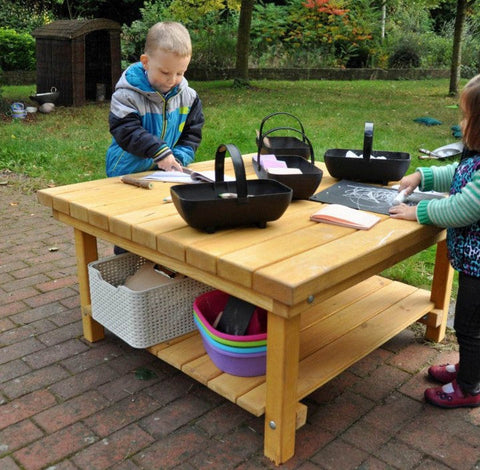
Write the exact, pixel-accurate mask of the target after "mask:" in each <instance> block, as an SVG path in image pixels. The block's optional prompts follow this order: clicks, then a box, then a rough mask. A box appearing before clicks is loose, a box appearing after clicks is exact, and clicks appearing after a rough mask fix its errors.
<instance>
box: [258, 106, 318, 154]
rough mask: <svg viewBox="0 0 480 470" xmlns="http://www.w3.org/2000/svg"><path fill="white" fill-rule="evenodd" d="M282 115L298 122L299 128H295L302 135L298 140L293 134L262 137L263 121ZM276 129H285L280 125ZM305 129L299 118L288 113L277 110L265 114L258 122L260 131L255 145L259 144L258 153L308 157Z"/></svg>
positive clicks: (308, 150) (308, 148) (308, 147)
mask: <svg viewBox="0 0 480 470" xmlns="http://www.w3.org/2000/svg"><path fill="white" fill-rule="evenodd" d="M278 115H284V116H289V117H291V118H293V119H295V120H296V121H297V123H298V126H299V129H295V130H296V131H297V132H300V134H301V135H302V136H303V139H302V140H300V139H298V138H297V137H295V136H272V137H269V138H268V139H266V140H265V139H263V138H262V137H263V136H264V132H263V127H264V126H265V123H266V122H267V121H268V120H269V119H271V118H272V117H274V116H278ZM275 129H276V130H280V129H285V128H282V127H276V128H275ZM265 134H266V133H265ZM305 137H306V136H305V130H304V127H303V124H302V123H301V121H300V119H298V118H297V117H296V116H294V115H293V114H290V113H284V112H278V113H272V114H269V115H268V116H265V117H264V118H263V120H262V122H261V124H260V131H259V133H258V135H257V147H258V146H260V153H262V154H274V155H276V156H278V155H282V156H285V155H295V156H299V157H305V158H308V157H309V156H310V148H311V146H310V145H309V144H308V143H307V142H306V139H305Z"/></svg>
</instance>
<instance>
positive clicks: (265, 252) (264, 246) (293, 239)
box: [218, 209, 353, 287]
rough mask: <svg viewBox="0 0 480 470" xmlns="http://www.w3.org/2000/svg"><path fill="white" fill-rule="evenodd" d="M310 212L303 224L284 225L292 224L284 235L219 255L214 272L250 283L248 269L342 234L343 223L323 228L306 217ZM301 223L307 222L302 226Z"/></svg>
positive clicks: (240, 281) (275, 261)
mask: <svg viewBox="0 0 480 470" xmlns="http://www.w3.org/2000/svg"><path fill="white" fill-rule="evenodd" d="M310 213H312V210H311V209H309V212H308V214H307V213H305V222H304V223H303V228H302V227H300V228H299V227H296V225H295V224H294V223H292V224H289V225H288V227H290V228H292V231H291V232H290V233H289V234H288V236H282V237H278V238H272V239H268V240H265V241H263V242H262V241H261V240H259V241H258V242H256V243H251V244H250V245H249V246H247V247H246V248H243V249H238V250H236V251H234V252H231V253H229V254H225V255H223V256H222V257H220V258H219V259H218V274H219V275H220V276H221V277H227V278H229V279H235V282H238V283H239V284H242V285H244V286H246V287H251V285H252V273H254V272H256V271H258V270H259V269H262V268H264V267H266V266H269V265H271V264H273V263H277V262H279V261H280V260H281V259H282V258H283V259H290V258H292V257H294V256H296V255H299V254H301V253H303V252H305V251H308V250H310V249H313V248H315V247H317V246H320V245H323V244H326V243H329V242H331V241H332V240H336V239H338V238H341V237H343V236H345V235H346V232H345V229H344V228H343V227H338V226H329V227H328V228H327V229H326V230H325V227H326V226H325V225H321V224H317V223H315V222H310V221H308V216H309V214H310ZM305 225H308V226H307V227H305ZM349 231H350V232H353V229H349ZM283 235H285V234H283ZM287 273H288V271H287ZM287 277H288V274H287Z"/></svg>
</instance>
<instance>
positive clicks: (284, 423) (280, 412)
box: [264, 312, 300, 465]
mask: <svg viewBox="0 0 480 470" xmlns="http://www.w3.org/2000/svg"><path fill="white" fill-rule="evenodd" d="M299 351H300V315H297V316H295V317H293V318H291V319H286V318H283V317H280V316H278V315H274V314H273V313H271V312H269V313H268V342H267V391H266V393H267V395H266V403H265V440H264V452H265V456H266V457H268V458H270V459H271V460H273V461H274V462H275V464H277V465H279V464H281V463H283V462H285V461H287V460H288V459H290V458H291V457H292V456H293V455H294V453H295V430H296V411H297V402H298V400H297V378H298V367H299V363H298V361H299V354H300V353H299Z"/></svg>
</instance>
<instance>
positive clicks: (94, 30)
mask: <svg viewBox="0 0 480 470" xmlns="http://www.w3.org/2000/svg"><path fill="white" fill-rule="evenodd" d="M120 30H121V26H120V24H118V23H116V22H115V21H112V20H109V19H105V18H95V19H90V20H59V21H54V22H52V23H50V24H47V25H44V26H41V27H40V28H37V29H36V30H35V31H33V33H32V35H33V37H34V38H35V40H36V58H37V83H36V84H37V93H45V92H49V91H50V90H51V88H52V87H55V88H56V89H57V90H58V91H59V92H60V95H59V97H58V100H57V102H56V104H57V105H63V106H82V105H84V104H85V103H86V102H87V101H95V100H102V99H109V98H110V97H111V95H112V90H113V89H114V87H115V83H116V82H117V80H118V79H119V78H120V75H121V60H120Z"/></svg>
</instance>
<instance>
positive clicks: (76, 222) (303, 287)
mask: <svg viewBox="0 0 480 470" xmlns="http://www.w3.org/2000/svg"><path fill="white" fill-rule="evenodd" d="M244 161H245V168H246V173H247V178H255V177H256V176H255V173H254V170H253V166H252V163H251V155H245V156H244ZM317 165H318V166H319V167H320V168H321V169H322V170H323V171H324V176H323V179H322V182H321V185H320V187H319V188H318V189H317V191H316V192H318V191H320V190H323V189H325V188H327V187H328V186H330V185H332V184H334V183H335V182H336V180H335V179H333V178H331V177H330V176H329V175H328V173H327V171H326V168H325V167H324V165H323V163H317ZM192 168H194V169H198V170H213V168H214V162H213V161H208V162H199V163H195V164H194V165H192ZM225 173H226V174H229V175H231V176H234V172H233V167H232V164H231V161H230V159H226V161H225ZM135 176H136V177H139V176H141V175H135ZM169 195H170V184H169V183H164V182H154V183H153V189H151V190H147V189H143V188H138V187H135V186H131V185H127V184H124V183H122V182H121V181H120V178H119V177H116V178H106V179H101V180H96V181H88V182H84V183H77V184H72V185H66V186H60V187H55V188H49V189H44V190H41V191H39V192H38V200H39V201H40V202H41V203H42V204H44V205H46V206H48V207H51V208H52V210H53V213H54V216H55V217H56V218H58V219H59V220H62V221H63V222H66V223H69V224H71V225H73V226H75V227H76V228H79V229H80V230H82V231H84V232H87V233H91V234H93V235H95V236H99V237H100V238H102V235H104V236H105V238H106V239H107V240H108V239H109V237H108V236H109V235H112V237H110V239H111V240H110V241H113V242H119V241H122V240H125V241H127V242H126V246H125V247H126V248H128V247H130V246H131V247H133V248H135V247H138V248H142V249H143V248H145V249H146V250H147V251H148V250H149V252H150V253H151V254H152V255H154V254H158V256H159V257H160V260H166V261H169V262H170V266H171V267H172V268H173V269H177V270H179V271H180V272H184V273H185V274H187V275H191V276H192V277H194V278H197V279H198V280H201V281H202V280H203V281H205V282H207V283H209V284H211V285H212V286H215V287H218V288H221V287H225V290H227V291H231V293H232V292H233V291H239V292H244V293H245V295H244V297H249V300H251V301H255V302H256V304H257V305H259V306H262V307H264V308H267V309H269V310H270V311H274V312H276V313H277V314H279V315H282V316H287V317H288V316H292V315H295V314H297V313H299V312H301V311H303V310H305V309H307V308H308V306H309V305H311V304H312V303H317V302H320V301H321V300H324V299H326V298H328V297H330V296H331V295H333V294H335V293H338V292H340V291H342V290H343V289H346V288H347V287H350V286H352V285H354V284H356V283H358V282H360V281H361V280H363V279H366V278H367V277H369V276H371V275H372V274H376V273H379V272H381V271H382V270H383V269H385V268H387V267H389V266H391V265H393V264H395V263H397V262H398V261H400V260H402V259H404V258H406V257H408V256H411V255H412V254H415V253H417V252H419V251H421V250H423V249H425V248H427V247H428V246H430V245H433V244H435V243H437V242H438V241H440V240H442V239H443V238H444V236H445V233H444V231H443V230H442V229H439V228H437V227H432V226H421V225H419V224H418V223H416V222H411V221H404V220H395V219H391V218H389V217H388V216H384V215H382V216H380V217H381V219H382V220H381V221H380V222H379V223H378V224H376V225H375V226H374V227H373V228H371V229H370V230H366V231H365V230H355V229H351V228H345V227H340V226H334V225H328V224H322V223H315V222H312V221H310V220H309V216H310V215H311V214H312V213H313V212H315V211H316V210H318V209H319V208H320V207H321V205H320V203H318V202H314V201H306V200H298V201H292V203H291V204H290V205H289V207H288V209H287V210H286V212H285V213H284V214H283V216H282V217H281V218H280V219H278V220H276V221H273V222H269V223H268V224H267V227H266V228H265V229H260V228H257V227H239V228H234V229H224V230H219V231H217V232H215V233H213V234H208V233H204V232H201V231H198V230H196V229H194V228H191V227H190V226H188V225H187V223H186V222H185V221H184V220H183V219H182V218H181V217H180V215H179V214H178V212H177V210H176V208H175V206H174V205H173V204H171V203H164V198H165V197H168V196H169ZM120 239H121V240H120ZM129 243H130V245H129ZM119 244H120V246H122V243H119ZM134 251H135V250H134ZM137 251H138V250H137ZM139 254H142V253H139ZM247 294H248V295H247Z"/></svg>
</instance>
